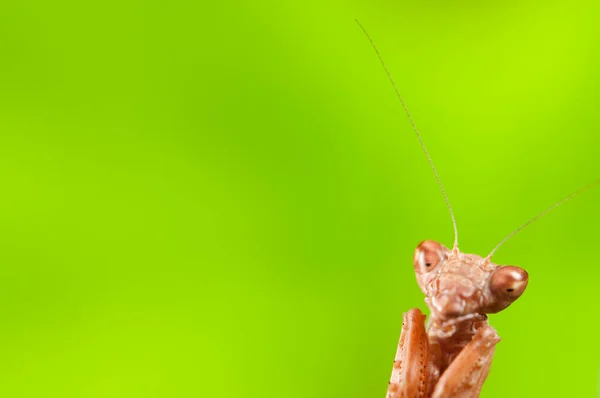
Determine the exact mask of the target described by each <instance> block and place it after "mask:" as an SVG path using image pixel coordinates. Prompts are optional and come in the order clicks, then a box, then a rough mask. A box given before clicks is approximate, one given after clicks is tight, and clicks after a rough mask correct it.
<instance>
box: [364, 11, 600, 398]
mask: <svg viewBox="0 0 600 398" xmlns="http://www.w3.org/2000/svg"><path fill="white" fill-rule="evenodd" d="M356 22H357V23H358V25H359V26H360V28H361V29H362V30H363V32H364V33H365V35H366V36H367V38H368V39H369V42H370V43H371V46H372V47H373V49H374V50H375V53H376V54H377V57H378V58H379V61H380V62H381V64H382V66H383V69H384V70H385V73H386V74H387V77H388V79H389V81H390V82H391V84H392V86H393V88H394V91H395V93H396V96H397V97H398V99H399V100H400V103H401V104H402V108H403V109H404V112H405V113H406V115H407V116H408V119H409V121H410V123H411V125H412V128H413V130H414V132H415V133H416V135H417V138H418V140H419V143H420V144H421V147H422V149H423V151H424V152H425V156H426V157H427V160H428V161H429V164H430V166H431V169H432V170H433V174H434V175H435V178H436V180H437V183H438V186H439V188H440V190H441V192H442V195H443V197H444V200H445V202H446V205H447V207H448V211H449V212H450V217H451V218H452V224H453V227H454V245H453V247H452V250H450V249H448V248H446V247H444V246H443V245H442V244H440V243H438V242H435V241H432V240H426V241H423V242H421V243H420V244H419V245H418V246H417V248H416V250H415V254H414V269H415V273H416V276H417V282H418V284H419V287H420V288H421V291H423V293H424V294H425V295H426V296H427V297H426V298H425V303H426V304H427V306H428V307H429V310H430V312H431V316H430V318H429V322H428V324H427V326H425V315H423V313H422V312H421V311H420V310H419V309H418V308H413V309H411V310H409V311H408V312H406V313H404V316H403V323H402V332H401V335H400V341H399V343H398V349H397V352H396V357H395V360H394V366H393V369H392V376H391V379H390V382H389V386H388V390H387V395H386V398H401V397H402V398H416V397H419V398H429V397H432V398H441V397H446V398H467V397H478V396H479V393H480V391H481V388H482V386H483V383H484V382H485V379H486V378H487V375H488V372H489V370H490V366H491V363H492V357H493V356H494V349H495V346H496V344H497V343H498V342H499V341H500V337H499V336H498V334H497V333H496V331H495V330H494V328H493V327H491V326H490V325H489V324H488V320H487V314H493V313H497V312H499V311H502V310H503V309H505V308H506V307H508V306H509V305H510V304H512V303H513V302H514V301H515V300H516V299H517V298H519V297H520V296H521V295H522V294H523V292H524V291H525V288H526V287H527V282H528V279H529V278H528V274H527V272H526V271H525V270H524V269H522V268H519V267H515V266H510V265H504V266H502V265H498V264H494V263H492V261H491V259H492V256H493V255H494V253H495V252H496V250H498V248H499V247H500V246H501V245H502V244H503V243H504V242H506V241H507V240H508V239H509V238H511V237H512V236H513V235H515V234H516V233H518V232H519V231H521V230H522V229H523V228H525V227H526V226H528V225H529V224H531V223H532V222H534V221H535V220H537V219H538V218H540V217H542V216H543V215H545V214H546V213H548V212H550V211H551V210H553V209H555V208H556V207H558V206H560V205H561V204H563V203H564V202H566V201H568V200H570V199H572V198H573V197H575V196H577V195H578V194H580V193H581V192H583V191H585V190H587V189H589V188H591V187H592V186H594V185H597V184H598V183H600V179H597V180H595V181H593V182H592V183H591V184H589V185H587V186H585V187H583V188H581V189H579V190H578V191H576V192H574V193H572V194H571V195H569V196H567V197H565V198H564V199H562V200H560V201H558V202H557V203H555V204H554V205H552V206H550V207H549V208H547V209H546V210H544V211H542V212H541V213H540V214H538V215H536V216H535V217H533V218H532V219H530V220H529V221H527V222H526V223H525V224H523V225H521V226H520V227H519V228H517V229H516V230H514V231H513V232H511V233H510V234H509V235H508V236H507V237H506V238H504V239H503V240H502V241H501V242H500V243H499V244H498V245H496V247H494V249H493V250H492V251H491V252H490V254H488V255H487V256H486V257H481V256H478V255H476V254H466V253H462V252H461V251H460V250H459V248H458V229H457V226H456V220H455V218H454V212H453V211H452V207H451V206H450V201H449V200H448V197H447V195H446V192H445V191H444V187H443V186H442V182H441V180H440V177H439V176H438V173H437V171H436V169H435V166H434V165H433V161H432V160H431V157H430V156H429V152H428V151H427V148H426V147H425V144H424V142H423V139H422V138H421V134H420V133H419V130H418V129H417V127H416V125H415V123H414V122H413V119H412V117H411V115H410V113H409V112H408V109H407V107H406V105H405V104H404V100H403V99H402V97H401V96H400V92H399V90H398V88H397V86H396V83H395V82H394V80H393V78H392V75H391V74H390V72H389V71H388V69H387V67H386V65H385V63H384V62H383V58H382V57H381V54H380V53H379V50H378V49H377V47H376V46H375V44H374V42H373V40H372V39H371V37H370V35H369V34H368V33H367V31H366V29H365V28H364V27H363V26H362V25H361V24H360V22H359V21H358V20H357V21H356Z"/></svg>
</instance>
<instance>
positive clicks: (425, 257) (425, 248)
mask: <svg viewBox="0 0 600 398" xmlns="http://www.w3.org/2000/svg"><path fill="white" fill-rule="evenodd" d="M446 251H447V249H446V248H445V247H444V246H442V245H441V244H439V243H437V242H436V241H433V240H425V241H423V242H421V243H419V246H417V248H416V250H415V260H414V261H415V272H416V273H417V274H425V273H427V272H431V271H432V270H434V269H435V268H436V267H437V266H438V265H439V264H440V263H441V262H442V261H444V259H445V258H446Z"/></svg>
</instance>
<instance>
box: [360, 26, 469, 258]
mask: <svg viewBox="0 0 600 398" xmlns="http://www.w3.org/2000/svg"><path fill="white" fill-rule="evenodd" d="M355 21H356V23H357V24H358V26H359V27H360V28H361V29H362V31H363V33H364V34H365V36H367V39H369V42H370V43H371V46H372V47H373V50H375V53H376V54H377V58H379V62H381V65H382V66H383V70H384V71H385V74H386V75H387V77H388V79H389V81H390V83H392V87H394V91H395V92H396V96H397V97H398V99H399V100H400V104H402V108H403V109H404V112H405V113H406V116H408V120H409V121H410V124H411V125H412V128H413V130H414V131H415V134H416V135H417V138H418V139H419V143H420V144H421V148H423V152H425V156H427V160H428V161H429V165H430V166H431V169H432V170H433V174H434V175H435V179H436V180H437V183H438V186H439V187H440V191H442V195H443V196H444V200H445V201H446V206H448V211H449V212H450V217H452V226H453V227H454V249H453V251H458V228H457V227H456V219H455V218H454V212H453V211H452V206H450V201H449V200H448V196H447V195H446V191H445V190H444V186H443V185H442V180H441V179H440V176H439V175H438V173H437V170H436V169H435V166H434V165H433V161H432V160H431V156H429V152H428V151H427V147H426V146H425V143H424V142H423V138H421V134H420V133H419V130H418V129H417V126H416V125H415V122H414V121H413V118H412V116H410V113H409V112H408V108H407V107H406V104H405V103H404V100H403V99H402V96H401V95H400V90H398V87H397V86H396V83H395V82H394V79H393V78H392V74H391V73H390V71H389V70H388V68H387V66H386V65H385V62H383V57H382V56H381V54H380V53H379V50H378V49H377V46H376V45H375V43H374V42H373V39H371V36H370V35H369V33H368V32H367V30H366V29H365V27H364V26H362V24H361V23H360V22H359V21H358V19H355Z"/></svg>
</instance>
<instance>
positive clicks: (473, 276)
mask: <svg viewBox="0 0 600 398" xmlns="http://www.w3.org/2000/svg"><path fill="white" fill-rule="evenodd" d="M414 266H415V273H416V275H417V282H418V283H419V287H420V288H421V291H423V293H425V295H426V296H427V298H426V299H425V301H426V302H427V305H428V306H429V309H430V310H431V313H432V317H436V318H438V319H440V320H442V321H443V322H445V321H449V320H452V319H457V318H460V319H462V318H463V317H473V316H475V315H478V314H481V315H483V314H491V313H496V312H499V311H501V310H503V309H504V308H506V307H508V306H509V305H510V304H512V302H513V301H515V300H516V299H517V298H519V297H520V296H521V294H523V292H524V291H525V288H526V287H527V281H528V275H527V272H526V271H525V270H524V269H522V268H519V267H515V266H510V265H505V266H500V265H497V264H494V263H492V262H490V260H489V259H488V258H483V257H481V256H478V255H476V254H465V253H461V252H460V251H458V250H449V249H448V248H446V247H444V246H443V245H441V244H440V243H438V242H435V241H432V240H426V241H423V242H421V243H420V244H419V245H418V246H417V248H416V250H415V257H414Z"/></svg>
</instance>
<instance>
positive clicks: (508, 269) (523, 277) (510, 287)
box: [489, 265, 529, 313]
mask: <svg viewBox="0 0 600 398" xmlns="http://www.w3.org/2000/svg"><path fill="white" fill-rule="evenodd" d="M528 280H529V276H528V275H527V272H526V271H525V270H524V269H522V268H519V267H513V266H511V265H507V266H504V267H500V268H498V269H497V270H496V271H495V272H494V273H493V274H492V277H491V278H490V282H489V287H490V291H491V292H492V296H493V298H494V303H493V305H492V306H491V308H490V309H489V310H490V311H489V312H492V313H493V312H498V311H501V310H503V309H504V308H506V307H508V306H509V305H510V304H511V303H512V302H513V301H515V300H516V299H518V298H519V296H521V294H523V292H524V291H525V288H526V287H527V282H528Z"/></svg>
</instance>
